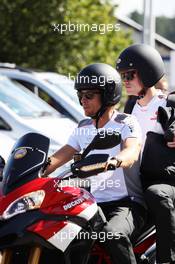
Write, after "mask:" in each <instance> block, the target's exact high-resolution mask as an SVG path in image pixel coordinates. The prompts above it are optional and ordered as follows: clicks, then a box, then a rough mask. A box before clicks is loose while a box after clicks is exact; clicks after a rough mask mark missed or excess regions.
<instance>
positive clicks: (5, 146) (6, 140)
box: [0, 133, 15, 161]
mask: <svg viewBox="0 0 175 264" xmlns="http://www.w3.org/2000/svg"><path fill="white" fill-rule="evenodd" d="M14 144H15V141H14V140H13V139H12V138H10V137H8V136H6V135H4V134H3V133H0V156H2V157H3V158H4V159H5V161H7V159H8V157H9V155H10V152H11V150H12V148H13V145H14Z"/></svg>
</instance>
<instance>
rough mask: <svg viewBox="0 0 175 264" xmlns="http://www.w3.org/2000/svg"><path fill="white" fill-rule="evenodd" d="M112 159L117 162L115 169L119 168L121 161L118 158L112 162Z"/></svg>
mask: <svg viewBox="0 0 175 264" xmlns="http://www.w3.org/2000/svg"><path fill="white" fill-rule="evenodd" d="M114 159H115V160H116V162H117V163H116V165H115V167H116V168H119V167H120V166H121V164H122V160H121V159H119V158H116V157H113V158H112V160H114Z"/></svg>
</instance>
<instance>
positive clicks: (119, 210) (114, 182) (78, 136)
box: [44, 63, 146, 264]
mask: <svg viewBox="0 0 175 264" xmlns="http://www.w3.org/2000/svg"><path fill="white" fill-rule="evenodd" d="M75 89H76V90H77V95H78V98H79V101H80V104H81V105H82V107H83V109H84V113H85V115H86V116H87V117H90V118H88V119H85V120H82V121H81V122H80V123H79V125H78V127H77V129H75V131H74V133H73V134H72V135H71V136H70V138H69V141H68V143H67V145H65V146H64V147H62V148H61V149H60V150H58V151H57V152H56V153H55V154H54V155H53V156H51V157H50V160H51V163H50V165H49V166H48V167H47V168H46V171H45V173H44V175H45V176H46V175H48V174H50V173H51V172H52V171H54V170H55V169H56V168H57V167H59V166H61V165H62V164H64V163H66V162H67V161H69V160H71V159H72V157H73V155H74V154H75V153H77V152H80V151H81V150H83V149H85V148H86V146H87V145H88V144H89V143H90V142H91V141H92V139H93V138H94V136H95V135H96V134H97V133H99V134H100V135H101V136H102V137H103V133H104V132H105V131H106V132H107V133H111V132H112V131H117V132H119V133H120V134H121V144H118V145H117V146H116V147H114V148H111V149H107V150H105V153H108V154H109V155H110V157H111V159H109V162H108V165H110V164H113V165H115V167H116V169H115V170H114V171H106V172H105V173H101V174H100V175H95V176H92V177H90V181H91V193H92V194H93V195H94V197H95V198H96V200H97V203H98V205H100V206H101V208H102V210H103V212H104V214H105V216H106V219H107V224H106V225H105V226H104V229H103V232H105V234H106V239H105V242H104V246H105V248H106V249H107V251H108V252H109V254H110V257H111V261H112V263H113V264H115V263H116V264H118V263H120V264H122V263H123V264H127V263H128V264H131V263H132V264H135V263H136V259H135V256H134V253H133V248H132V243H131V241H132V239H134V238H136V237H137V235H138V234H139V232H140V230H141V228H142V227H143V225H144V220H145V215H146V210H145V203H144V200H143V193H142V188H141V183H140V178H139V173H138V171H139V162H138V157H139V152H140V141H141V132H140V127H139V125H138V123H137V121H136V119H135V117H133V116H131V115H127V114H123V113H119V112H118V111H117V110H115V105H116V104H117V103H118V102H119V101H120V97H121V79H120V76H119V74H118V73H117V71H116V70H115V69H114V68H112V67H111V66H109V65H107V64H103V63H95V64H91V65H88V66H86V67H85V68H84V69H82V70H81V71H80V73H79V74H78V76H77V79H76V82H75ZM63 129H64V128H63ZM94 153H103V150H98V151H97V150H94V151H93V154H94ZM90 154H92V151H91V152H90ZM101 187H102V188H101Z"/></svg>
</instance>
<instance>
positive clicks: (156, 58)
mask: <svg viewBox="0 0 175 264" xmlns="http://www.w3.org/2000/svg"><path fill="white" fill-rule="evenodd" d="M116 69H117V70H118V71H119V73H120V75H121V78H122V80H123V82H124V86H125V88H126V92H127V94H128V95H129V97H130V98H129V100H128V102H127V103H126V106H125V112H127V113H132V114H133V115H134V116H135V117H136V118H137V120H138V122H139V124H140V126H141V128H142V136H143V145H142V150H143V159H142V163H141V173H142V174H143V184H144V187H145V188H146V191H145V196H146V200H147V203H148V206H149V208H150V212H151V214H152V215H153V217H154V221H155V225H156V232H157V242H156V254H157V263H172V262H171V261H175V202H174V201H175V187H174V186H175V185H174V184H175V181H174V180H173V181H172V180H171V181H170V180H169V176H167V177H166V180H165V174H166V168H165V166H166V162H165V161H166V159H167V162H168V159H170V156H171V155H174V154H173V153H172V149H170V148H174V147H175V137H174V138H173V137H172V139H170V140H168V141H171V142H168V143H166V142H165V140H164V138H163V136H162V135H157V133H158V134H163V133H164V132H165V130H167V129H168V127H166V128H165V126H166V123H167V124H168V120H165V121H166V122H165V121H163V119H164V117H163V116H166V111H169V109H166V106H167V100H166V95H165V94H163V93H162V91H160V90H157V89H156V88H155V84H156V83H157V82H158V81H159V80H160V79H161V78H162V77H163V76H164V74H165V70H164V63H163V61H162V58H161V56H160V54H159V53H158V52H157V51H156V50H155V49H154V48H152V47H150V46H148V45H145V44H136V45H132V46H130V47H128V48H126V49H125V50H124V51H122V53H121V54H120V55H119V57H118V60H117V65H116ZM165 109H166V110H165ZM171 110H172V108H171ZM171 112H172V113H174V110H172V111H171ZM158 114H159V115H160V116H159V115H158ZM157 115H158V120H159V121H160V119H161V120H162V122H157ZM167 116H168V115H167ZM171 118H172V117H171ZM161 125H162V126H161ZM148 131H153V133H152V132H149V133H148V134H147V132H148ZM154 132H156V133H154ZM146 135H147V139H146ZM161 137H162V138H163V139H161ZM145 140H146V144H145ZM150 141H151V142H152V144H151V145H150ZM144 144H145V148H144ZM159 144H160V148H161V150H159V149H157V150H155V146H157V147H158V146H159ZM166 144H167V146H168V147H169V149H168V150H167V146H166ZM148 147H149V155H148ZM164 149H165V151H166V153H167V155H166V156H165V155H164V156H163V153H162V158H161V157H160V155H161V154H160V155H159V153H160V152H161V151H164ZM170 152H171V153H170ZM148 159H149V160H148ZM161 164H165V165H164V168H163V169H162V170H163V173H162V171H161V169H160V167H161ZM144 166H145V167H144ZM148 167H149V168H148ZM157 171H158V173H157ZM145 172H147V173H146V174H147V175H145ZM161 175H163V176H162V177H161ZM156 177H157V178H156ZM173 263H174V262H173Z"/></svg>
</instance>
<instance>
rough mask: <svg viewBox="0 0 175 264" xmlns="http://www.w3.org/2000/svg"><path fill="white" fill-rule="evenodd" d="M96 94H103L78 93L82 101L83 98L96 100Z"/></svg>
mask: <svg viewBox="0 0 175 264" xmlns="http://www.w3.org/2000/svg"><path fill="white" fill-rule="evenodd" d="M96 94H101V92H93V93H92V92H87V93H82V92H77V95H78V98H79V100H80V101H81V100H82V99H83V97H84V98H85V99H87V100H92V99H94V97H95V95H96Z"/></svg>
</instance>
